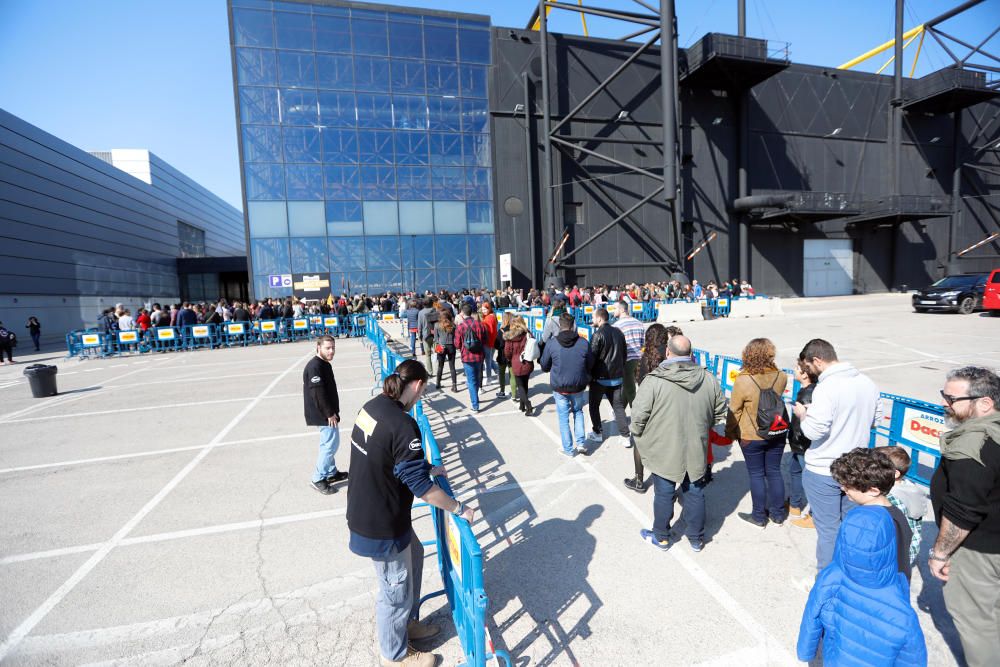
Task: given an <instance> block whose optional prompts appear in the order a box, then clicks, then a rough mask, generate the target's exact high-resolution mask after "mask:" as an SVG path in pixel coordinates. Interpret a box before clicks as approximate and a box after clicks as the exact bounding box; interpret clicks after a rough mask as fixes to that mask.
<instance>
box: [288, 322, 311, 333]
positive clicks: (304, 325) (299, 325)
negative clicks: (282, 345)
mask: <svg viewBox="0 0 1000 667" xmlns="http://www.w3.org/2000/svg"><path fill="white" fill-rule="evenodd" d="M292 328H293V329H295V330H296V331H305V330H306V329H308V328H309V320H306V319H301V320H292Z"/></svg>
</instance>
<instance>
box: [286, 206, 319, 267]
mask: <svg viewBox="0 0 1000 667" xmlns="http://www.w3.org/2000/svg"><path fill="white" fill-rule="evenodd" d="M288 235H289V236H326V214H325V211H324V207H323V202H321V201H290V202H288ZM308 270H309V271H321V270H322V271H325V270H326V269H308Z"/></svg>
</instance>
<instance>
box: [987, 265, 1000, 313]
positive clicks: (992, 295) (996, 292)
mask: <svg viewBox="0 0 1000 667" xmlns="http://www.w3.org/2000/svg"><path fill="white" fill-rule="evenodd" d="M983 308H984V309H985V310H986V312H988V313H989V314H990V315H992V316H993V317H1000V269H994V270H993V273H991V274H990V277H989V278H987V279H986V285H985V289H984V290H983Z"/></svg>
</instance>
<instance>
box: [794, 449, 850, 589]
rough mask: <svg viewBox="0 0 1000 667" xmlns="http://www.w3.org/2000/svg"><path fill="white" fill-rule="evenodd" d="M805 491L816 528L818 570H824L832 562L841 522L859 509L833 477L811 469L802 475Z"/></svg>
mask: <svg viewBox="0 0 1000 667" xmlns="http://www.w3.org/2000/svg"><path fill="white" fill-rule="evenodd" d="M802 487H803V488H804V489H805V492H806V497H807V498H808V499H809V510H810V512H811V513H812V519H813V523H814V524H815V525H816V568H817V569H819V570H822V569H823V568H825V567H826V566H827V565H829V564H830V561H831V560H833V546H834V544H835V543H836V542H837V532H838V531H839V530H840V522H841V521H842V520H843V518H844V515H845V514H847V512H848V511H849V510H851V509H853V508H854V507H857V505H855V504H854V502H853V501H852V500H851V499H850V498H848V497H847V496H846V495H844V492H843V491H841V490H840V485H839V484H837V483H836V482H835V481H833V477H830V476H829V475H821V474H819V473H817V472H813V471H812V470H809V469H808V468H806V469H805V471H804V472H803V473H802Z"/></svg>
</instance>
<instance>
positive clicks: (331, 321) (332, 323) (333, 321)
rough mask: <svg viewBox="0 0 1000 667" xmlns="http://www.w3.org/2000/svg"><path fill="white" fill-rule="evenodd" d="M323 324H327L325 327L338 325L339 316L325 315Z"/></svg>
mask: <svg viewBox="0 0 1000 667" xmlns="http://www.w3.org/2000/svg"><path fill="white" fill-rule="evenodd" d="M323 326H325V327H331V328H332V327H335V326H337V318H336V317H324V318H323Z"/></svg>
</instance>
